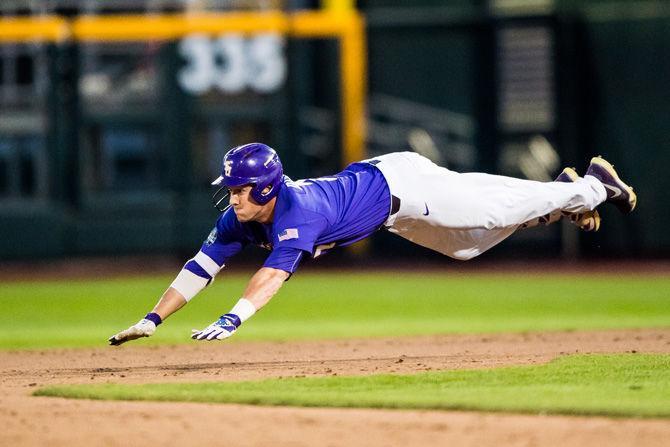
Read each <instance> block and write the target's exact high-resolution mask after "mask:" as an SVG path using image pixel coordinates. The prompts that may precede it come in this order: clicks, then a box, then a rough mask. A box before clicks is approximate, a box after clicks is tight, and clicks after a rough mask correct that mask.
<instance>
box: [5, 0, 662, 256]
mask: <svg viewBox="0 0 670 447" xmlns="http://www.w3.org/2000/svg"><path fill="white" fill-rule="evenodd" d="M410 5H411V6H410ZM0 15H1V16H2V17H1V18H0V260H3V261H13V260H34V259H38V258H39V259H59V258H68V257H82V256H90V255H99V256H116V255H136V254H156V255H170V256H174V257H175V258H179V259H181V260H183V259H186V257H190V256H191V255H192V254H193V253H194V252H195V251H196V250H197V248H198V247H199V244H200V242H201V241H202V240H203V239H204V237H206V235H207V234H208V232H209V229H210V228H211V226H212V225H213V223H214V220H215V219H216V211H215V210H214V209H213V208H212V207H211V201H210V195H211V193H212V192H213V191H212V190H211V189H210V186H209V182H210V181H211V179H213V178H215V177H217V176H218V172H219V169H220V161H221V157H222V155H223V154H224V153H225V151H226V150H227V149H228V148H230V147H232V146H234V145H237V144H242V143H246V142H250V141H263V142H266V143H268V144H270V145H271V146H273V147H275V148H276V149H277V150H278V152H279V153H280V155H281V158H282V160H283V161H284V163H285V166H286V171H287V173H288V174H290V175H291V176H292V177H293V178H303V177H309V176H317V175H324V174H328V173H332V172H334V171H337V170H338V169H339V168H341V167H343V166H344V165H345V164H347V163H348V162H350V161H354V160H357V159H361V158H365V157H368V156H373V155H377V154H381V153H386V152H391V151H399V150H414V151H417V152H420V153H422V154H424V155H426V156H428V157H429V158H431V159H433V160H434V161H436V162H438V163H441V164H444V165H447V166H448V167H450V168H453V169H456V170H462V171H471V170H481V171H485V172H493V173H500V174H506V175H512V176H518V177H527V178H532V179H537V180H545V181H549V180H551V179H552V178H553V177H554V176H555V175H556V174H557V173H558V172H560V170H561V169H562V167H563V166H566V165H567V166H576V167H577V168H578V169H579V170H580V172H583V170H584V168H585V166H586V163H587V162H588V160H589V158H590V157H591V156H593V155H597V154H603V155H606V156H607V158H608V159H609V160H610V161H612V162H613V163H615V165H616V166H617V168H619V169H620V170H621V172H623V173H624V175H625V178H626V179H627V180H629V181H630V182H631V183H632V184H633V185H634V186H635V187H636V190H637V191H638V195H639V197H640V203H639V209H638V210H637V211H636V212H635V213H634V214H632V215H631V216H628V217H626V218H620V217H619V216H618V215H616V213H615V212H614V213H610V210H608V209H607V210H605V211H604V213H603V214H604V221H603V226H602V228H601V231H600V232H598V233H597V234H594V235H593V234H588V235H584V234H579V233H578V231H577V230H576V229H574V228H571V227H569V224H567V223H566V224H564V225H554V226H551V227H546V228H540V229H535V230H528V231H525V232H519V234H517V235H515V236H514V237H513V238H511V240H509V241H507V242H505V245H506V249H504V250H503V249H496V250H494V251H493V252H492V254H490V255H487V256H491V257H493V258H500V257H510V256H518V255H520V254H523V255H526V256H538V255H540V256H542V257H544V258H553V257H555V255H559V254H560V255H562V256H564V257H566V258H570V259H572V258H576V257H583V258H588V257H602V256H614V257H633V258H650V257H652V258H658V257H665V256H667V255H668V254H669V253H670V232H668V231H667V228H668V227H670V208H669V207H668V206H667V204H668V200H667V197H668V191H670V180H669V178H670V176H669V175H668V167H670V136H669V135H670V134H669V133H668V118H670V83H669V82H668V76H669V75H670V2H668V1H665V0H663V1H661V0H645V1H633V0H629V1H612V0H597V1H596V0H593V1H586V0H441V1H439V0H413V1H412V2H404V1H401V0H360V1H359V2H354V1H352V0H323V1H322V2H320V1H316V0H107V1H104V2H103V1H94V0H43V1H39V0H2V1H1V2H0ZM358 253H359V255H360V254H361V253H366V254H367V255H368V256H371V257H378V258H382V257H387V256H388V255H389V254H391V253H392V254H395V255H398V254H399V255H402V256H426V255H427V252H426V251H422V250H417V249H416V248H415V247H413V246H410V245H409V243H406V242H405V241H404V240H401V239H400V238H394V237H392V236H390V235H384V234H383V235H379V236H378V237H375V238H374V239H373V240H372V242H370V243H369V244H367V246H365V247H363V248H359V249H358ZM249 256H255V255H254V254H251V255H249ZM435 258H436V259H437V255H435Z"/></svg>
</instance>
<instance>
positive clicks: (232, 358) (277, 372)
mask: <svg viewBox="0 0 670 447" xmlns="http://www.w3.org/2000/svg"><path fill="white" fill-rule="evenodd" d="M625 352H628V353H630V352H652V353H670V329H645V330H627V331H597V332H595V331H594V332H551V333H529V334H504V335H487V336H483V335H464V336H427V337H411V338H380V339H365V340H337V341H314V342H310V341H304V342H286V343H267V342H255V343H235V342H233V343H230V342H211V343H195V342H194V344H193V345H181V346H169V347H142V346H137V345H136V346H132V345H124V346H121V347H101V348H99V349H72V350H65V349H59V350H45V351H15V352H11V351H5V352H0V365H2V371H1V372H0V386H1V393H2V394H1V397H0V426H1V427H2V428H3V429H2V430H1V431H0V445H12V446H38V445H39V446H44V445H48V446H84V445H86V446H91V445H95V446H98V445H102V446H116V445H118V446H121V445H131V446H132V445H142V446H146V445H170V446H186V445H189V446H190V445H197V446H203V445H231V444H232V445H236V446H269V445H271V446H273V447H281V446H344V445H346V446H359V445H360V446H395V445H398V446H400V445H402V446H404V447H406V446H427V445H455V446H483V445H496V446H500V445H505V446H535V445H537V446H587V445H588V446H593V445H607V446H662V445H667V440H668V439H670V420H660V419H659V420H640V419H610V418H604V417H566V416H546V415H543V416H532V415H510V414H500V413H474V412H473V413H469V412H443V411H401V410H361V409H318V408H282V407H254V406H245V405H213V404H195V403H157V402H103V401H86V400H68V399H60V398H48V397H33V396H32V395H31V393H32V392H33V391H34V390H36V389H37V388H39V387H41V386H44V385H50V384H71V383H106V382H120V383H144V382H154V383H155V382H165V381H170V382H195V381H220V380H226V381H228V380H254V379H262V378H268V377H295V376H327V375H359V374H374V373H401V374H406V373H412V372H419V371H426V370H441V369H463V368H491V367H499V366H504V365H524V364H537V363H543V362H547V361H549V360H551V359H553V358H555V357H556V356H559V355H569V354H573V353H582V354H585V353H625Z"/></svg>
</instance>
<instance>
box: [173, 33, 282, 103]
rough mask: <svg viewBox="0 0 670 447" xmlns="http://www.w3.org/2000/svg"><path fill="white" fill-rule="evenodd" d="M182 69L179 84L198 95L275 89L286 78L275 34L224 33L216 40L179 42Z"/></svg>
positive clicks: (190, 38)
mask: <svg viewBox="0 0 670 447" xmlns="http://www.w3.org/2000/svg"><path fill="white" fill-rule="evenodd" d="M179 53H180V54H181V56H182V57H183V58H184V59H185V61H186V66H185V67H184V68H182V69H181V70H180V71H179V73H178V75H177V76H178V81H179V85H181V87H182V88H183V89H184V90H186V91H187V92H189V93H192V94H194V95H199V94H202V93H205V92H207V91H208V90H210V89H211V88H217V89H219V90H221V91H223V92H226V93H239V92H241V91H243V90H244V89H246V88H250V89H252V90H254V91H257V92H259V93H271V92H273V91H276V90H278V89H279V88H281V86H282V85H283V83H284V80H285V79H286V70H287V67H286V58H285V57H284V39H283V38H282V37H281V36H279V35H276V34H259V35H256V36H253V37H249V38H245V37H243V36H241V35H238V34H228V35H225V36H222V37H219V38H217V39H210V38H209V37H206V36H190V37H187V38H186V39H184V40H182V41H181V42H180V43H179Z"/></svg>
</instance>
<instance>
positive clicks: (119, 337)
mask: <svg viewBox="0 0 670 447" xmlns="http://www.w3.org/2000/svg"><path fill="white" fill-rule="evenodd" d="M159 324H161V318H160V316H159V315H158V314H155V313H149V314H147V316H146V317H144V318H142V319H141V320H140V321H138V322H137V323H136V324H134V325H132V326H130V327H129V328H128V329H126V330H125V331H121V332H119V333H118V334H116V335H112V336H111V337H109V344H110V345H113V346H117V345H120V344H123V343H125V342H127V341H130V340H135V339H137V338H142V337H151V336H152V335H153V334H154V332H156V326H157V325H159Z"/></svg>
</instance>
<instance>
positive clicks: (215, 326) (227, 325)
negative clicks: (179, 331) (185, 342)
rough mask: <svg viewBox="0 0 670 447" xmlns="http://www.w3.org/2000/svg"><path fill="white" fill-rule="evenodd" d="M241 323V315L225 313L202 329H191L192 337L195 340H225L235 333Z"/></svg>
mask: <svg viewBox="0 0 670 447" xmlns="http://www.w3.org/2000/svg"><path fill="white" fill-rule="evenodd" d="M240 324H242V321H240V317H238V316H237V315H235V314H225V315H222V316H221V318H219V319H218V320H217V321H215V322H214V323H212V324H210V325H209V326H207V327H206V328H205V329H203V330H201V331H199V330H197V329H193V330H192V331H191V332H192V334H191V338H192V339H194V340H209V341H211V340H223V339H224V338H228V337H230V336H231V335H233V334H234V333H235V331H236V330H237V328H238V327H239V326H240Z"/></svg>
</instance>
